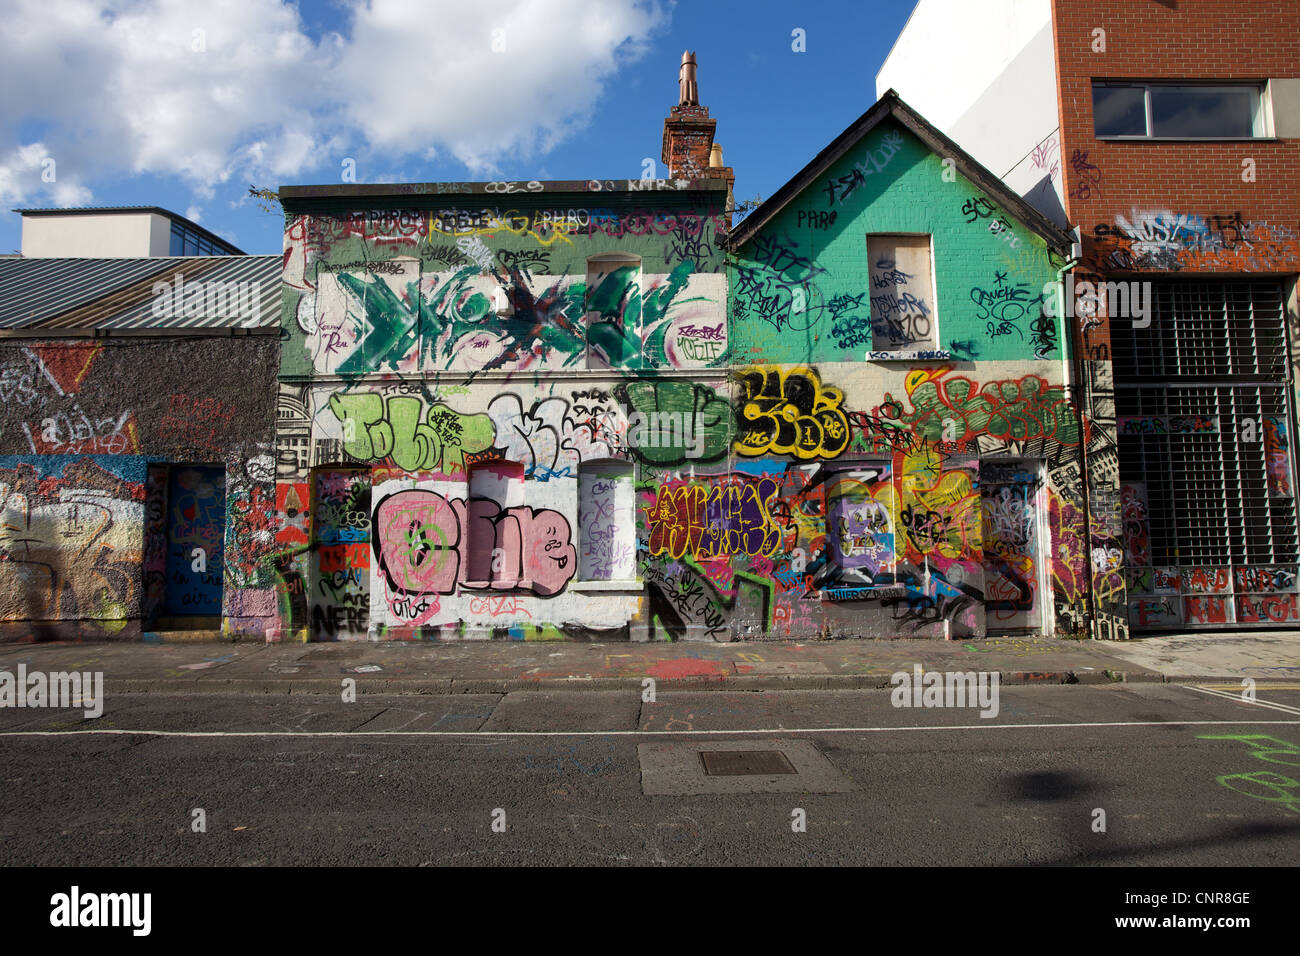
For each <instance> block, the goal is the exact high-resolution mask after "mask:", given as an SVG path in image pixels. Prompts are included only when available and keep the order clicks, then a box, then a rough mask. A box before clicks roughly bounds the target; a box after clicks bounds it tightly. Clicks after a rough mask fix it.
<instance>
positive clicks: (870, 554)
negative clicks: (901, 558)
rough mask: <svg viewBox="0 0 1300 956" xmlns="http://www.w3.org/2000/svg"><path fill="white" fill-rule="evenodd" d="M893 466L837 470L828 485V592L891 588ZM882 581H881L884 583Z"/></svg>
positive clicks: (874, 464)
mask: <svg viewBox="0 0 1300 956" xmlns="http://www.w3.org/2000/svg"><path fill="white" fill-rule="evenodd" d="M891 471H892V467H891V465H890V463H889V462H863V463H862V464H858V465H853V466H851V467H847V468H842V469H836V470H835V471H833V472H832V473H831V476H830V479H829V481H828V482H827V485H826V546H827V552H828V558H829V561H828V564H829V567H830V569H831V574H830V575H829V576H828V578H827V580H826V581H825V583H824V584H822V587H823V588H845V587H850V588H869V587H872V586H873V585H879V584H881V583H891V582H892V581H893V574H894V563H895V559H894V554H895V552H894V523H893V519H892V518H891V517H890V513H889V507H888V505H887V502H888V500H889V498H888V495H887V494H882V491H883V492H887V490H888V489H889V487H890V484H891V474H890V473H891ZM878 579H880V580H878Z"/></svg>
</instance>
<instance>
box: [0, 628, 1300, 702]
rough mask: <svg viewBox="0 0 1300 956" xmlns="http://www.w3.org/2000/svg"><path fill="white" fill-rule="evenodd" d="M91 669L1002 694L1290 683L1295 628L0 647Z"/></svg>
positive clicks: (112, 681)
mask: <svg viewBox="0 0 1300 956" xmlns="http://www.w3.org/2000/svg"><path fill="white" fill-rule="evenodd" d="M20 664H22V665H25V667H26V670H27V672H29V673H30V672H32V671H44V672H47V673H48V672H53V671H70V670H79V671H98V672H102V673H103V675H104V685H105V692H106V693H109V694H114V693H116V694H140V693H177V694H193V693H227V694H232V693H233V694H241V693H248V694H261V693H267V694H321V693H332V694H337V693H338V692H339V688H340V686H341V681H342V680H344V679H347V678H351V679H354V680H355V681H356V682H357V683H356V689H357V691H358V693H367V694H474V693H487V694H492V693H513V692H517V691H524V690H583V689H591V690H624V689H628V688H633V687H635V688H638V689H639V688H641V687H642V685H643V682H644V680H645V679H646V678H648V677H649V678H654V680H655V682H656V687H660V686H662V687H665V688H683V689H685V688H689V689H692V690H695V689H705V690H732V691H737V690H738V691H745V690H851V689H859V688H888V687H890V686H891V684H890V677H891V675H893V674H895V673H897V672H899V671H907V672H911V671H912V668H913V667H914V666H916V665H920V667H921V668H922V669H923V670H925V671H982V672H993V671H996V672H998V673H999V674H1000V675H1001V677H1000V680H1001V683H1002V684H1004V685H1017V684H1038V685H1048V684H1116V683H1186V682H1205V681H1229V682H1232V683H1234V684H1237V685H1240V682H1241V681H1242V680H1243V679H1245V678H1252V679H1255V680H1266V681H1269V682H1282V683H1291V682H1294V683H1296V684H1300V631H1269V632H1253V633H1249V634H1239V633H1226V634H1225V633H1217V634H1209V633H1197V634H1178V635H1170V636H1162V637H1149V638H1142V639H1137V640H1131V641H1124V642H1109V641H1107V642H1102V641H1070V640H1053V639H1047V638H1039V637H993V638H985V639H981V640H972V641H934V640H904V639H900V640H868V641H836V640H829V641H810V642H805V643H798V642H773V641H762V642H734V643H728V644H697V643H658V642H656V643H648V644H641V643H636V644H633V643H610V644H601V643H571V642H509V641H490V642H489V641H458V642H441V643H405V642H375V643H371V642H339V643H324V644H261V643H232V642H230V641H220V642H218V641H210V642H193V641H184V642H178V643H168V642H157V641H154V642H107V643H60V642H52V643H40V644H35V643H31V644H21V643H14V644H2V645H0V671H9V672H11V673H14V672H16V670H17V667H18V665H20Z"/></svg>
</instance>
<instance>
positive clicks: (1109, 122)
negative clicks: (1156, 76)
mask: <svg viewBox="0 0 1300 956" xmlns="http://www.w3.org/2000/svg"><path fill="white" fill-rule="evenodd" d="M1263 103H1264V98H1263V95H1262V91H1261V88H1260V86H1259V85H1258V84H1253V83H1252V84H1235V85H1223V84H1220V85H1217V86H1211V85H1209V84H1198V85H1182V86H1180V85H1176V84H1172V83H1105V82H1094V83H1093V84H1092V116H1093V129H1094V131H1095V132H1096V134H1097V135H1098V136H1115V137H1127V138H1131V139H1251V138H1255V137H1261V136H1267V135H1268V133H1267V130H1266V128H1265V122H1264V107H1263Z"/></svg>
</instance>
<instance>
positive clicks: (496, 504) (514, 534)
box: [466, 461, 524, 589]
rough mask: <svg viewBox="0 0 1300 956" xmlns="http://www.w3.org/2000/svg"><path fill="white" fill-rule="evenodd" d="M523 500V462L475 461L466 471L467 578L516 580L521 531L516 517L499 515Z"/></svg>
mask: <svg viewBox="0 0 1300 956" xmlns="http://www.w3.org/2000/svg"><path fill="white" fill-rule="evenodd" d="M523 503H524V466H523V465H521V464H519V463H518V462H514V461H493V462H486V463H484V464H480V465H475V466H474V467H473V468H471V469H470V473H469V502H468V503H467V505H466V508H467V514H466V526H467V528H468V537H469V554H468V555H467V563H468V573H467V575H466V577H467V579H468V580H469V581H472V582H475V583H483V582H491V584H492V586H493V587H494V588H498V589H508V588H513V587H515V586H517V585H518V584H519V579H520V576H521V559H520V555H521V553H522V550H523V532H522V530H521V529H520V527H519V521H518V519H517V518H513V519H512V520H509V521H507V520H505V519H504V518H503V517H502V516H503V514H505V516H506V517H509V515H508V514H507V513H508V512H509V510H510V509H511V508H518V507H520V506H521V505H523Z"/></svg>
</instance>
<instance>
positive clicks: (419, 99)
mask: <svg viewBox="0 0 1300 956" xmlns="http://www.w3.org/2000/svg"><path fill="white" fill-rule="evenodd" d="M4 5H5V8H6V13H5V16H4V17H2V18H0V42H2V43H3V49H4V50H5V51H6V56H5V57H3V58H0V89H2V90H3V91H4V93H3V97H2V99H0V209H3V212H2V213H0V230H2V233H0V252H4V253H7V252H11V251H13V252H17V251H18V249H19V246H20V245H21V233H22V226H21V216H19V215H18V214H17V213H14V212H12V211H11V210H12V209H14V208H23V207H29V208H30V207H48V206H117V205H151V206H162V207H163V208H165V209H170V210H172V211H174V212H177V213H180V214H182V215H184V216H187V217H188V218H190V219H193V220H194V221H195V222H198V223H200V224H201V225H203V226H204V227H205V228H207V229H209V230H211V231H212V232H214V233H216V234H217V235H219V236H221V237H222V238H224V239H226V240H228V241H230V242H232V243H234V244H235V245H236V246H238V247H239V248H240V249H242V250H244V251H245V252H247V253H251V254H267V253H272V254H278V253H279V252H280V251H281V241H282V240H281V235H282V229H283V223H282V219H281V217H280V215H279V213H278V211H276V212H275V213H268V212H266V211H264V210H263V209H261V208H259V206H258V204H257V203H256V202H254V201H253V200H252V199H251V198H250V197H249V196H248V195H247V193H248V187H249V186H250V185H256V186H258V187H263V188H272V189H274V188H278V187H280V186H282V185H304V184H321V183H338V182H342V181H344V179H343V176H344V175H345V172H344V171H345V170H350V171H351V173H352V174H353V175H354V176H355V182H358V183H397V182H464V181H476V180H531V179H537V180H557V179H575V180H586V179H637V178H640V177H641V175H642V171H643V169H646V168H648V167H646V166H645V161H646V160H647V159H650V160H653V162H654V164H655V175H656V176H658V177H660V178H662V177H665V176H666V175H667V172H666V170H665V169H664V166H663V164H662V161H661V159H660V150H661V147H662V136H663V121H664V118H665V117H667V115H668V110H669V108H670V107H672V106H673V105H674V104H676V103H677V100H678V86H677V70H678V65H679V63H680V61H681V55H682V51H683V50H686V49H689V50H692V51H694V52H695V53H696V59H697V61H698V63H699V91H700V103H701V104H702V105H704V106H707V107H708V108H709V110H710V114H711V115H712V117H713V118H714V119H716V120H717V132H716V141H717V142H718V143H720V144H722V146H723V151H724V161H725V163H726V164H727V165H729V166H732V167H733V168H734V169H735V172H736V197H737V199H738V200H744V199H751V198H754V197H756V196H759V197H763V198H766V197H768V196H771V195H772V193H773V192H775V191H776V189H778V188H779V187H780V186H781V185H782V184H783V183H784V182H785V181H786V180H787V179H789V178H790V177H791V176H793V175H794V174H795V173H796V172H798V171H799V170H800V169H801V168H803V166H804V165H805V164H806V163H807V162H808V161H809V160H811V159H812V158H813V156H815V155H816V154H817V153H818V152H819V151H820V150H821V149H822V148H823V147H825V146H826V145H827V144H828V143H829V142H830V141H831V140H832V139H834V138H835V137H836V136H837V135H839V133H841V132H842V131H843V130H844V129H845V128H846V127H847V126H849V125H850V124H851V123H852V122H853V121H854V120H855V119H857V117H858V116H860V115H861V114H862V113H863V112H865V111H866V110H867V109H868V108H869V107H870V106H871V105H872V103H874V102H875V99H876V96H875V75H876V71H877V70H878V69H879V68H880V66H881V64H882V63H883V62H884V58H885V56H886V55H887V54H888V53H889V49H890V47H891V46H892V45H893V42H894V39H895V38H896V37H897V36H898V33H899V32H900V31H901V30H902V28H903V24H904V23H905V22H906V21H907V17H908V15H909V14H910V13H911V11H912V8H913V6H914V5H915V3H914V0H839V2H817V0H804V2H790V0H784V2H778V0H681V2H675V0H300V2H298V3H290V2H285V0H195V2H185V0H116V2H93V0H4ZM796 31H803V32H802V36H800V35H799V34H798V33H796ZM800 45H802V46H803V49H802V50H798V49H796V48H797V47H799V46H800ZM349 160H351V163H349V162H348V161H349Z"/></svg>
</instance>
